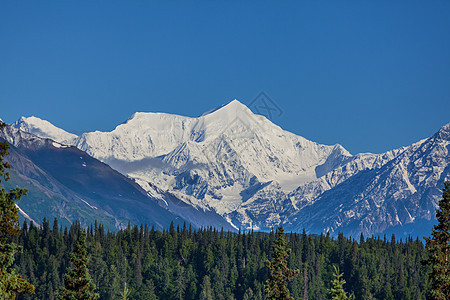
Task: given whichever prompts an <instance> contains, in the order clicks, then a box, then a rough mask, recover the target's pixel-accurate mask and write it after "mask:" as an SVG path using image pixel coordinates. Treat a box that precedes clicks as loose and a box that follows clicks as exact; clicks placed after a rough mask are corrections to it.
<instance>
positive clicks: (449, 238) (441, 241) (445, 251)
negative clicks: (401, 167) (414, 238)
mask: <svg viewBox="0 0 450 300" xmlns="http://www.w3.org/2000/svg"><path fill="white" fill-rule="evenodd" d="M444 186H445V187H444V191H443V194H442V199H441V200H440V201H439V208H438V209H437V210H436V219H437V220H438V224H437V225H434V227H433V232H432V233H431V235H432V236H433V237H432V238H427V237H426V238H425V240H426V242H427V250H428V252H429V258H428V259H427V260H426V261H425V264H428V265H431V266H432V272H431V273H430V280H431V292H430V295H429V298H430V299H436V300H440V299H443V300H445V299H450V182H445V183H444Z"/></svg>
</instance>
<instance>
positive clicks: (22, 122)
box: [12, 116, 78, 144]
mask: <svg viewBox="0 0 450 300" xmlns="http://www.w3.org/2000/svg"><path fill="white" fill-rule="evenodd" d="M12 126H14V127H16V128H17V129H20V130H22V131H25V132H28V133H31V134H34V135H36V136H39V137H42V138H49V139H52V140H54V141H58V142H60V143H62V144H71V143H73V141H74V140H75V139H76V138H77V137H78V136H77V135H75V134H72V133H69V132H67V131H65V130H62V129H60V128H58V127H56V126H54V125H53V124H52V123H50V122H48V121H46V120H42V119H40V118H37V117H34V116H32V117H28V118H26V117H21V118H20V119H19V120H17V121H16V122H15V123H14V124H12Z"/></svg>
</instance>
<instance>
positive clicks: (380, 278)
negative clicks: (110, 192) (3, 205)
mask: <svg viewBox="0 0 450 300" xmlns="http://www.w3.org/2000/svg"><path fill="white" fill-rule="evenodd" d="M79 233H80V224H79V223H74V224H73V225H72V226H71V227H70V228H64V229H63V228H62V227H61V226H60V225H58V223H57V221H56V220H55V221H54V222H53V224H50V223H49V222H48V221H47V220H44V221H43V222H42V228H41V229H38V228H37V227H35V226H33V225H32V224H27V222H25V223H24V224H23V226H22V232H21V234H20V235H18V236H17V237H16V238H15V240H16V242H17V243H18V244H20V245H22V246H23V248H24V250H23V252H22V253H21V254H17V255H16V261H15V267H16V268H17V269H18V270H17V271H18V272H19V273H20V274H23V275H24V277H25V278H26V279H28V280H29V281H30V282H31V283H33V284H34V285H35V286H36V294H35V295H33V296H24V295H21V296H20V298H21V299H55V298H56V293H57V291H58V290H59V289H60V288H61V286H62V277H63V274H64V273H65V271H66V269H67V267H68V266H69V256H70V252H71V250H72V248H73V246H74V243H75V241H76V239H77V237H78V235H79ZM286 236H287V239H288V240H289V243H288V247H290V248H291V249H292V252H291V254H290V256H289V258H288V264H289V267H290V268H292V269H299V270H300V272H299V273H300V274H299V276H297V277H295V278H294V280H293V281H292V282H291V284H290V285H289V288H290V290H291V295H293V296H294V297H295V299H303V295H304V292H305V288H306V289H307V290H306V293H307V295H308V297H309V299H329V295H328V289H329V288H330V286H331V282H332V280H333V279H334V278H333V272H334V267H333V266H336V267H339V270H340V271H341V272H343V273H344V279H345V281H346V282H347V283H346V284H345V286H344V288H345V290H346V291H347V292H349V293H354V294H355V296H356V299H414V300H416V299H425V295H426V293H427V291H428V290H429V282H428V275H427V274H428V271H429V267H426V266H423V265H422V264H421V261H422V260H423V259H425V258H426V255H427V254H426V251H425V249H424V245H423V243H422V242H421V241H420V240H418V239H416V240H413V239H407V240H406V241H397V240H396V239H395V237H392V238H389V240H386V239H380V238H367V239H365V238H364V237H361V239H360V241H355V240H352V239H348V238H345V237H344V236H343V235H339V237H338V238H337V239H333V238H330V237H329V236H324V235H321V236H313V235H307V234H305V233H303V234H295V233H288V234H287V235H286ZM274 239H275V234H274V233H270V234H266V233H260V232H254V233H253V232H250V233H237V234H236V233H229V232H223V231H217V230H215V229H213V228H206V229H200V230H195V231H194V230H192V229H190V228H189V227H186V226H183V227H182V228H179V227H178V228H174V226H171V227H170V228H169V230H167V231H163V232H161V231H155V230H154V229H151V228H148V227H147V226H140V227H137V226H135V227H130V226H129V227H128V228H127V229H126V230H123V231H119V232H118V233H111V232H105V230H104V228H103V226H102V225H97V224H95V225H92V226H91V227H90V228H89V229H88V230H87V247H88V256H89V263H88V267H89V270H90V273H91V275H92V278H93V280H94V282H95V284H96V286H97V292H98V293H99V294H100V298H101V299H119V298H120V299H123V298H121V293H123V291H124V288H125V283H127V289H129V290H130V293H129V297H128V299H263V298H264V292H263V286H264V283H265V281H266V280H267V278H268V270H267V267H266V261H267V259H269V258H270V257H271V254H272V246H273V242H274Z"/></svg>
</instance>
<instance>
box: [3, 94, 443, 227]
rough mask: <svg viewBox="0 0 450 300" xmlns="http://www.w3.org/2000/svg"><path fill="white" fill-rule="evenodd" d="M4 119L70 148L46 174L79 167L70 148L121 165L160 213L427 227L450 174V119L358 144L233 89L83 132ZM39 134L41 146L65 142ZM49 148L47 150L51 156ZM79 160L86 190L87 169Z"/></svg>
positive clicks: (248, 221) (252, 222)
mask: <svg viewBox="0 0 450 300" xmlns="http://www.w3.org/2000/svg"><path fill="white" fill-rule="evenodd" d="M12 126H14V127H15V128H17V129H16V131H15V133H13V132H12V129H11V128H9V129H8V130H9V131H11V132H10V135H11V136H15V135H24V134H25V133H24V132H27V133H30V134H33V135H36V136H39V137H41V138H46V139H51V140H53V141H54V142H56V144H57V145H70V146H74V147H68V148H67V149H70V151H78V152H77V154H74V155H73V156H69V155H68V156H67V157H64V158H61V165H60V167H61V168H62V169H61V170H60V171H59V172H57V173H52V174H51V175H52V176H53V178H54V179H55V180H58V181H61V180H63V179H61V176H62V178H64V174H66V173H67V172H64V171H63V169H64V164H67V165H68V166H71V165H76V164H78V165H81V166H82V164H80V159H79V158H78V157H80V156H81V157H84V156H83V155H85V157H86V158H85V159H84V158H83V159H84V160H88V157H89V156H88V155H90V156H92V157H93V158H90V159H92V160H94V158H95V159H97V160H100V161H102V162H103V163H105V164H106V165H105V164H102V166H104V168H108V166H107V165H109V166H110V167H111V168H112V169H115V170H117V171H118V172H120V173H121V174H123V175H126V176H127V177H128V178H129V179H126V180H127V182H129V184H131V185H133V186H134V187H135V188H136V190H140V191H141V194H142V195H144V197H150V198H152V199H153V200H152V202H151V203H157V204H158V207H159V208H162V209H167V210H168V211H169V212H166V213H170V214H174V215H177V216H179V217H181V219H184V220H188V221H191V222H192V221H194V220H195V221H197V225H199V226H202V225H206V224H208V225H212V226H216V227H221V226H224V224H225V226H229V228H232V227H234V228H242V229H255V230H269V229H270V228H272V227H274V226H277V225H280V224H283V225H284V226H285V228H286V229H287V230H292V231H301V230H303V228H305V229H306V230H307V231H309V232H315V233H319V232H326V231H329V232H330V233H332V234H337V232H338V231H340V232H344V233H345V234H351V235H353V236H356V235H359V234H360V233H364V234H365V235H371V234H379V233H386V232H387V233H390V232H393V233H397V234H399V233H400V234H403V233H412V234H422V232H423V230H425V229H426V231H424V232H425V233H426V234H428V232H429V230H430V228H429V226H430V224H431V223H432V222H434V214H435V207H436V206H437V202H438V201H439V199H440V197H441V189H442V187H443V181H444V180H445V179H449V178H450V176H449V175H450V174H449V173H450V172H449V171H450V169H449V160H450V156H449V150H450V146H449V140H450V124H447V125H445V126H444V127H442V128H441V129H440V130H439V131H438V132H437V133H436V134H435V135H433V136H432V137H430V138H428V139H424V140H422V141H419V142H417V143H415V144H413V145H411V146H408V147H402V148H399V149H395V150H391V151H388V152H386V153H382V154H370V153H364V154H358V155H351V154H350V153H349V152H348V151H347V150H345V149H344V148H343V147H342V146H341V145H331V146H328V145H321V144H318V143H315V142H312V141H309V140H307V139H305V138H303V137H301V136H298V135H295V134H293V133H290V132H287V131H284V130H282V129H281V128H280V127H278V126H277V125H275V124H273V123H272V122H271V121H270V120H268V119H267V118H265V117H264V116H261V115H257V114H254V113H252V111H251V110H250V109H248V108H247V107H246V106H245V105H243V104H242V103H240V102H239V101H237V100H234V101H232V102H230V103H228V104H227V105H224V106H222V107H220V108H218V109H216V110H213V111H211V112H209V113H206V114H203V115H202V116H200V117H198V118H189V117H183V116H178V115H171V114H164V113H135V114H134V115H133V116H132V117H131V118H130V119H129V120H128V121H126V122H125V123H123V124H121V125H119V126H117V127H116V128H115V129H114V130H113V131H111V132H99V131H95V132H89V133H84V134H82V135H80V136H77V135H74V134H71V133H68V132H66V131H64V130H62V129H59V128H57V127H55V126H53V125H52V124H51V123H49V122H47V121H44V120H41V119H39V118H35V117H30V118H23V117H22V118H21V119H19V120H18V121H17V122H16V123H14V124H13V125H12ZM19 130H20V131H19ZM28 137H32V136H31V135H28V136H27V138H28ZM35 139H36V138H35ZM45 141H48V142H46V143H48V147H46V148H45V150H42V153H44V152H46V151H49V153H52V152H51V151H53V152H55V151H62V149H66V148H64V146H61V147H59V148H58V147H53V146H52V145H53V144H52V143H54V142H53V141H50V140H45ZM77 148H78V149H80V150H82V151H84V152H81V151H79V150H78V149H77ZM56 149H58V150H56ZM25 152H26V151H25ZM42 153H41V154H39V155H43V156H45V155H44V154H42ZM78 153H81V154H82V155H81V154H80V155H79V154H78ZM26 155H28V156H27V157H28V158H29V157H31V158H32V159H34V160H38V158H37V155H34V156H33V155H31V154H30V153H29V152H26ZM52 156H53V154H47V157H48V159H47V160H46V163H47V164H48V165H51V164H52V159H53V158H52ZM77 159H78V160H77ZM83 159H81V160H83ZM84 160H83V161H84ZM33 162H34V161H33ZM83 168H84V167H83ZM87 170H88V169H86V172H85V173H83V176H84V177H85V179H84V181H85V182H86V184H87V185H86V186H85V187H84V188H85V191H86V192H89V191H90V188H91V185H90V179H91V178H95V175H91V174H90V173H89V172H88V171H87ZM108 170H110V172H114V171H113V170H111V169H109V168H108ZM26 171H27V170H26V168H25V169H23V170H22V171H21V172H26ZM97 171H98V172H99V173H101V172H103V171H102V170H97ZM115 174H118V173H117V172H116V173H115ZM92 176H93V177H92ZM130 179H131V180H130ZM124 180H125V179H124ZM37 181H39V182H40V180H37ZM88 183H89V184H88ZM136 183H137V184H138V185H139V186H137V185H136ZM98 184H99V185H100V184H101V183H98ZM112 186H113V185H112V184H108V188H112ZM97 187H98V186H97ZM105 188H106V187H105ZM143 191H145V192H143ZM107 197H108V195H105V198H104V199H105V202H106V201H107V200H106V199H108V198H107ZM158 199H159V200H158ZM72 200H73V199H72ZM72 200H71V201H72ZM68 201H69V200H68ZM73 201H75V200H73ZM86 201H88V200H86ZM91 201H92V202H94V201H93V200H91ZM88 202H89V201H88ZM89 203H90V202H89ZM95 203H96V204H97V202H95ZM101 203H103V202H101ZM127 203H128V204H127V206H126V207H124V206H121V207H122V208H123V209H124V211H123V214H122V215H120V217H121V219H120V221H117V222H119V223H120V222H122V223H123V222H124V221H125V220H127V219H128V217H127V213H125V211H136V207H135V206H134V202H133V201H128V202H127ZM96 204H91V205H96ZM99 205H100V204H99ZM24 211H25V212H26V213H27V214H29V215H30V216H32V215H33V213H34V212H31V211H30V212H27V211H26V210H25V209H24ZM105 211H107V210H105ZM107 212H108V213H109V214H111V211H107ZM42 213H44V212H42ZM49 213H50V212H49ZM149 213H150V211H149V212H148V213H145V215H148V214H149ZM117 217H119V215H117ZM167 217H168V218H169V217H170V216H167ZM135 221H141V219H139V217H137V216H136V217H135ZM122 223H121V224H122Z"/></svg>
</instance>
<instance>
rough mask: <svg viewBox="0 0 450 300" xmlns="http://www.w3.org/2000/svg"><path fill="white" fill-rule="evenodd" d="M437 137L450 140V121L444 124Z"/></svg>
mask: <svg viewBox="0 0 450 300" xmlns="http://www.w3.org/2000/svg"><path fill="white" fill-rule="evenodd" d="M435 137H436V138H438V139H441V140H450V123H448V124H446V125H444V126H442V127H441V129H440V130H439V131H438V132H437V133H436V134H435Z"/></svg>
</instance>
